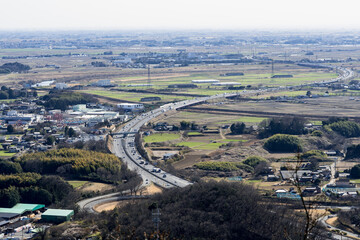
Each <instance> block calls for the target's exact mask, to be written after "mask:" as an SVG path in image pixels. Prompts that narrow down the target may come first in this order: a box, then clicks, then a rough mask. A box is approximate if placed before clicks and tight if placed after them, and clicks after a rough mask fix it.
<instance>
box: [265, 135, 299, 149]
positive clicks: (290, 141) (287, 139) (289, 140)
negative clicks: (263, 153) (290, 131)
mask: <svg viewBox="0 0 360 240" xmlns="http://www.w3.org/2000/svg"><path fill="white" fill-rule="evenodd" d="M264 148H265V149H266V150H268V151H269V152H300V151H302V145H301V142H300V139H299V138H297V137H295V136H291V135H287V134H275V135H274V136H272V137H270V138H269V139H268V140H266V142H265V143H264Z"/></svg>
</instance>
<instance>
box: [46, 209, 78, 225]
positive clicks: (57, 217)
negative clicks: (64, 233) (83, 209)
mask: <svg viewBox="0 0 360 240" xmlns="http://www.w3.org/2000/svg"><path fill="white" fill-rule="evenodd" d="M73 215H74V210H63V209H48V210H46V211H45V212H44V213H43V214H42V215H41V219H42V220H43V221H45V222H53V223H62V222H66V221H69V220H70V219H71V217H72V216H73Z"/></svg>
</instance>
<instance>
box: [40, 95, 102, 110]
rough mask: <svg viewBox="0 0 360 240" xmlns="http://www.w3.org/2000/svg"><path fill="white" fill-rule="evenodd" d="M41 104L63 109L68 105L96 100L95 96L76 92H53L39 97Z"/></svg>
mask: <svg viewBox="0 0 360 240" xmlns="http://www.w3.org/2000/svg"><path fill="white" fill-rule="evenodd" d="M41 100H43V101H44V103H43V105H44V106H45V107H47V108H50V109H61V110H65V109H67V108H68V107H69V106H70V105H76V104H86V103H91V102H97V100H96V99H95V98H93V97H92V96H89V95H85V94H81V93H78V92H53V93H50V94H47V95H45V96H43V97H41Z"/></svg>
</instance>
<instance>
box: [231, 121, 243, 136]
mask: <svg viewBox="0 0 360 240" xmlns="http://www.w3.org/2000/svg"><path fill="white" fill-rule="evenodd" d="M245 127H246V126H245V123H233V124H231V127H230V131H231V133H232V134H243V133H244V131H245Z"/></svg>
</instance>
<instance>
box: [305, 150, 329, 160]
mask: <svg viewBox="0 0 360 240" xmlns="http://www.w3.org/2000/svg"><path fill="white" fill-rule="evenodd" d="M301 158H302V159H304V160H311V159H316V160H318V161H326V160H327V155H326V154H325V153H324V152H323V151H321V150H310V151H307V152H304V153H303V154H301Z"/></svg>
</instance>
